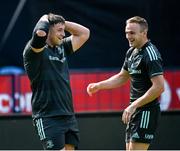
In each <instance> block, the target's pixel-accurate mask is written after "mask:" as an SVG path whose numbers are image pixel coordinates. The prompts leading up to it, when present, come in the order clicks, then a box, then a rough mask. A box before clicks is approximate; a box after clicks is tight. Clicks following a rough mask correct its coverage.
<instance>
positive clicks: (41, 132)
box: [36, 118, 46, 140]
mask: <svg viewBox="0 0 180 151" xmlns="http://www.w3.org/2000/svg"><path fill="white" fill-rule="evenodd" d="M36 127H37V130H38V135H39V137H40V140H43V139H45V138H46V136H45V133H44V127H43V123H42V118H40V119H37V120H36Z"/></svg>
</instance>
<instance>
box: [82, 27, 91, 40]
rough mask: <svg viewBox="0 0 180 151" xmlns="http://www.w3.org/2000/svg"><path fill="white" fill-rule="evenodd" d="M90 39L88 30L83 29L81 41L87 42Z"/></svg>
mask: <svg viewBox="0 0 180 151" xmlns="http://www.w3.org/2000/svg"><path fill="white" fill-rule="evenodd" d="M89 37H90V30H89V29H88V28H86V29H84V32H83V35H82V39H83V41H87V40H88V39H89Z"/></svg>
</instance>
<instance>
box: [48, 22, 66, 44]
mask: <svg viewBox="0 0 180 151" xmlns="http://www.w3.org/2000/svg"><path fill="white" fill-rule="evenodd" d="M64 30H65V24H64V23H57V24H54V25H52V26H50V28H49V33H48V38H47V43H48V44H49V45H50V46H56V45H58V44H60V42H61V40H62V39H63V37H64V36H65V31H64Z"/></svg>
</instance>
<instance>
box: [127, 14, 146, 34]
mask: <svg viewBox="0 0 180 151" xmlns="http://www.w3.org/2000/svg"><path fill="white" fill-rule="evenodd" d="M128 23H137V24H139V25H140V26H141V29H142V30H143V31H144V30H147V31H148V23H147V21H146V20H145V19H144V18H142V17H140V16H134V17H132V18H129V19H128V20H126V25H127V24H128Z"/></svg>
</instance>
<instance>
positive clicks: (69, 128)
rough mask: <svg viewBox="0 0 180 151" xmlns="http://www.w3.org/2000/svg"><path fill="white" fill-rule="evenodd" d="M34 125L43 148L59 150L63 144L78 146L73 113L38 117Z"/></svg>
mask: <svg viewBox="0 0 180 151" xmlns="http://www.w3.org/2000/svg"><path fill="white" fill-rule="evenodd" d="M34 126H35V129H36V132H37V134H38V136H39V139H40V141H41V143H42V145H43V148H44V149H47V150H60V149H62V148H64V146H65V144H72V145H74V146H75V148H77V147H78V143H79V129H78V124H77V120H76V118H75V116H74V115H72V116H57V117H43V118H38V119H35V120H34Z"/></svg>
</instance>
